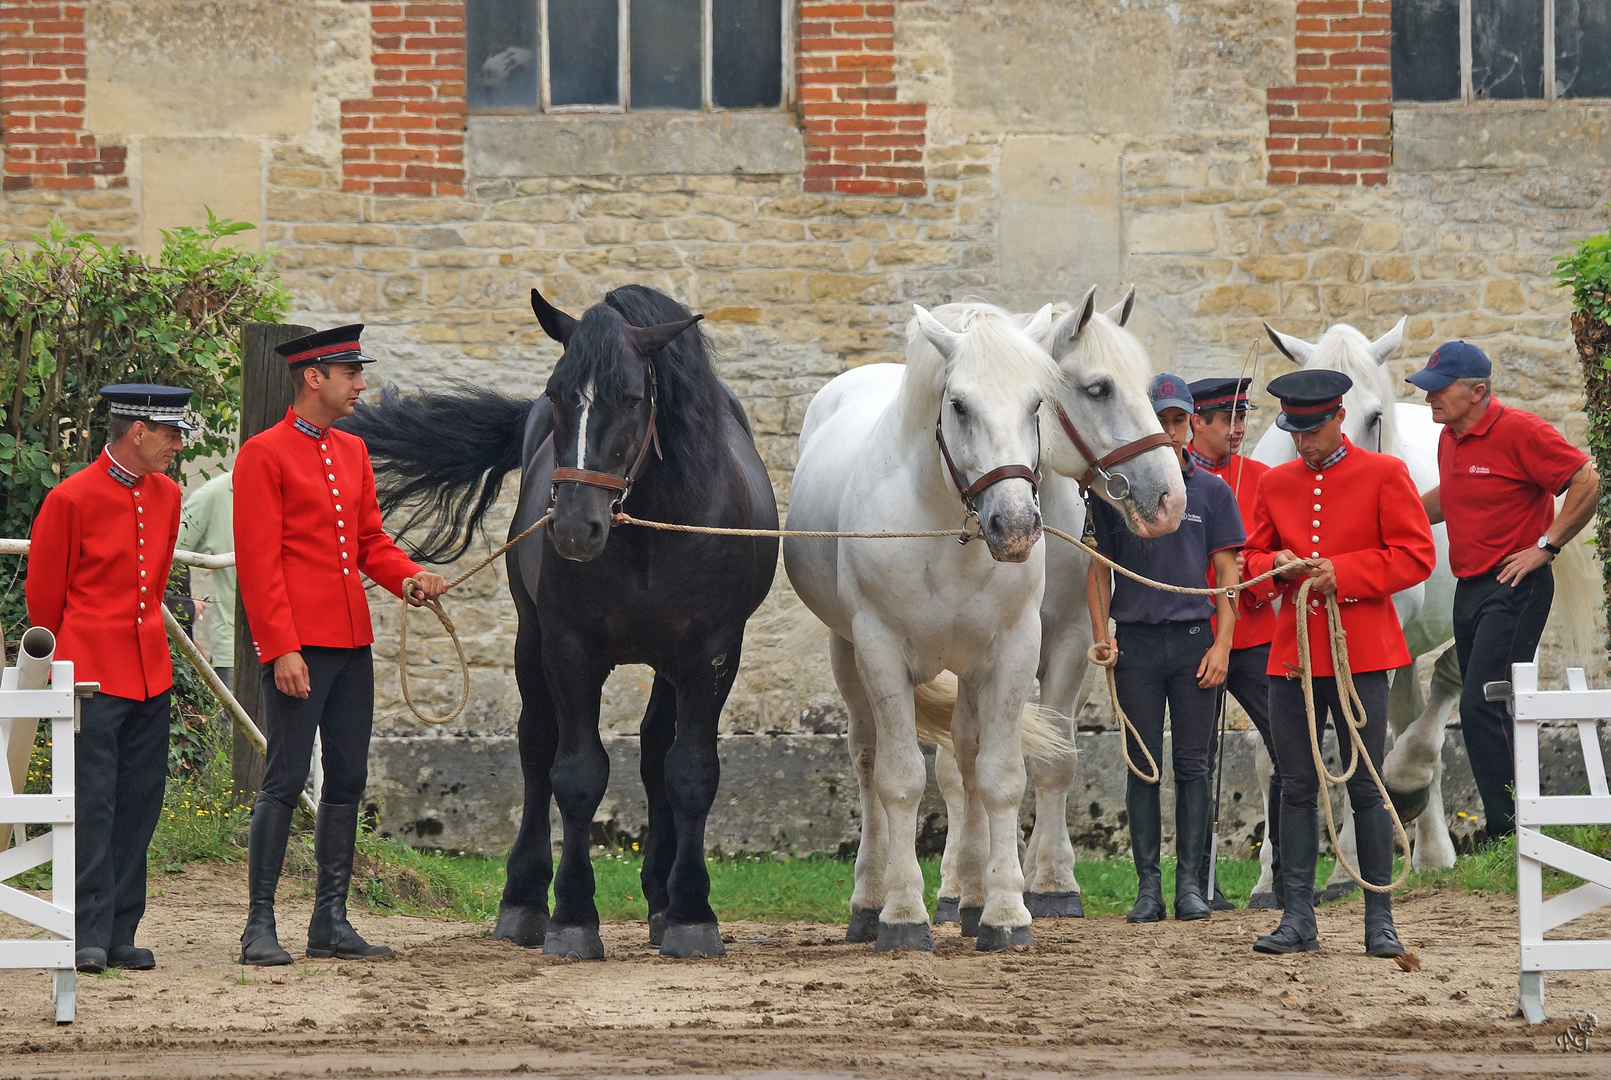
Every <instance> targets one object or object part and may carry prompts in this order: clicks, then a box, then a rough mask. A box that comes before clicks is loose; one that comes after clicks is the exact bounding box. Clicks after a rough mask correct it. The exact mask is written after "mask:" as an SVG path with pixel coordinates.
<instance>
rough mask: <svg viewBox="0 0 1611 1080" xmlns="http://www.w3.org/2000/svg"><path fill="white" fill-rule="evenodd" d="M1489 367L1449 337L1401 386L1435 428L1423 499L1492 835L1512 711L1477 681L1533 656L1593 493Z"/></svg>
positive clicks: (1503, 801)
mask: <svg viewBox="0 0 1611 1080" xmlns="http://www.w3.org/2000/svg"><path fill="white" fill-rule="evenodd" d="M1492 371H1493V366H1492V364H1490V363H1489V360H1488V357H1487V356H1486V355H1485V354H1484V353H1483V351H1482V350H1481V349H1479V348H1477V347H1476V346H1475V345H1468V344H1466V343H1465V342H1463V341H1451V342H1448V343H1447V344H1445V345H1443V346H1441V347H1439V348H1438V350H1437V351H1436V352H1434V353H1433V354H1432V356H1431V358H1430V359H1428V360H1427V362H1426V367H1424V368H1422V369H1421V370H1420V371H1417V372H1416V373H1415V374H1414V375H1411V376H1410V377H1409V379H1408V380H1407V381H1408V382H1409V383H1411V384H1412V385H1414V386H1416V387H1419V388H1420V389H1422V390H1425V391H1426V401H1427V404H1428V405H1430V406H1432V419H1434V420H1436V421H1437V422H1438V423H1440V424H1442V425H1443V434H1442V435H1441V436H1440V437H1439V439H1438V486H1437V487H1435V488H1433V489H1432V490H1431V491H1429V492H1427V493H1426V495H1425V496H1423V498H1422V501H1423V503H1424V504H1425V506H1426V512H1427V516H1428V517H1430V518H1431V519H1432V520H1433V521H1434V522H1437V521H1447V522H1448V523H1449V569H1450V570H1452V571H1453V572H1454V576H1455V578H1456V579H1457V580H1456V584H1455V590H1454V647H1455V651H1456V655H1457V656H1458V657H1459V658H1460V677H1461V681H1462V683H1463V686H1462V688H1461V693H1460V730H1461V732H1462V733H1463V735H1464V736H1465V740H1466V756H1467V757H1469V758H1470V759H1471V772H1472V774H1473V775H1474V776H1475V777H1476V780H1477V793H1478V794H1479V795H1481V796H1482V810H1483V816H1484V818H1485V819H1486V821H1485V826H1486V828H1487V832H1488V838H1489V839H1490V840H1493V839H1497V838H1499V837H1501V836H1507V835H1509V834H1510V833H1513V832H1515V831H1516V800H1515V796H1514V794H1513V790H1512V789H1513V788H1514V785H1515V783H1516V761H1515V748H1514V745H1513V743H1512V735H1513V733H1514V728H1513V726H1512V721H1511V718H1510V713H1509V711H1508V710H1506V708H1505V706H1504V705H1503V704H1502V703H1500V702H1495V701H1489V700H1488V699H1487V698H1486V697H1484V696H1483V692H1482V688H1483V684H1484V683H1489V682H1503V681H1508V680H1509V679H1510V667H1511V665H1512V664H1518V663H1521V664H1524V663H1527V662H1528V661H1530V660H1532V658H1533V654H1534V652H1535V651H1536V650H1537V649H1538V639H1539V638H1540V637H1542V636H1543V633H1544V623H1545V622H1546V621H1547V620H1548V619H1549V608H1550V602H1551V601H1552V600H1553V599H1554V597H1555V577H1554V574H1553V572H1552V571H1551V570H1550V563H1551V561H1553V560H1554V558H1555V556H1556V555H1558V554H1560V551H1561V548H1562V547H1564V546H1565V545H1566V544H1567V543H1569V542H1570V541H1571V540H1572V538H1573V537H1575V536H1576V535H1577V534H1578V532H1579V531H1581V530H1582V528H1583V526H1584V525H1587V524H1588V522H1589V519H1590V518H1591V517H1593V516H1594V501H1595V495H1596V493H1597V492H1598V491H1599V487H1600V477H1599V475H1598V474H1597V473H1596V472H1595V470H1594V466H1593V465H1591V464H1590V463H1589V458H1588V455H1587V454H1585V453H1584V452H1583V451H1581V450H1579V449H1578V448H1577V447H1575V446H1573V445H1572V444H1571V443H1569V442H1567V441H1566V439H1565V438H1563V437H1562V436H1561V433H1560V432H1558V431H1556V430H1555V428H1554V427H1552V426H1550V425H1549V424H1548V423H1546V422H1545V421H1544V420H1543V419H1541V418H1540V417H1537V416H1534V415H1533V414H1532V413H1530V412H1524V411H1522V410H1521V409H1517V408H1513V407H1510V406H1507V405H1502V404H1500V403H1499V402H1498V401H1496V400H1495V399H1494V396H1493V394H1492V392H1491V391H1490V390H1489V380H1490V378H1491V376H1492ZM1563 492H1564V493H1565V495H1566V503H1565V505H1564V506H1562V508H1561V516H1560V517H1556V516H1555V496H1556V495H1559V494H1561V493H1563Z"/></svg>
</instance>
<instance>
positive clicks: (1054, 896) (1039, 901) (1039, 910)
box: [1024, 892, 1085, 919]
mask: <svg viewBox="0 0 1611 1080" xmlns="http://www.w3.org/2000/svg"><path fill="white" fill-rule="evenodd" d="M1024 906H1025V907H1026V908H1028V909H1029V916H1030V918H1032V919H1083V918H1085V903H1084V902H1083V901H1082V900H1081V899H1080V894H1079V893H1077V892H1026V893H1025V894H1024Z"/></svg>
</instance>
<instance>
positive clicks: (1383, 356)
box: [1370, 315, 1410, 364]
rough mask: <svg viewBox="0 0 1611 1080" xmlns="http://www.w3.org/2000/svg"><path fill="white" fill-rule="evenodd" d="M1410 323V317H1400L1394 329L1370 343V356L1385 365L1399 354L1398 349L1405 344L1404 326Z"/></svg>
mask: <svg viewBox="0 0 1611 1080" xmlns="http://www.w3.org/2000/svg"><path fill="white" fill-rule="evenodd" d="M1409 321H1410V317H1409V316H1408V315H1401V316H1399V320H1398V322H1396V323H1394V324H1393V329H1391V330H1389V331H1388V332H1387V333H1385V334H1383V335H1382V336H1381V337H1379V338H1377V339H1376V340H1375V341H1373V342H1371V343H1370V354H1371V356H1372V357H1373V358H1375V360H1376V362H1377V363H1378V364H1385V363H1386V362H1387V358H1388V357H1389V356H1392V355H1393V354H1394V353H1396V352H1398V347H1399V346H1400V345H1402V344H1404V324H1405V323H1407V322H1409Z"/></svg>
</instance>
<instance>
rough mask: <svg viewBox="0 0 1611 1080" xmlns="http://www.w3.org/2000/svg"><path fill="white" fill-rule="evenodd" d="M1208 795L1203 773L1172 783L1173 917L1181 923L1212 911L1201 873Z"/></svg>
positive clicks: (1206, 779) (1205, 843)
mask: <svg viewBox="0 0 1611 1080" xmlns="http://www.w3.org/2000/svg"><path fill="white" fill-rule="evenodd" d="M1210 797H1211V796H1210V794H1209V790H1208V777H1206V776H1200V777H1198V778H1197V779H1196V780H1187V781H1186V782H1185V783H1181V782H1180V781H1178V780H1177V781H1176V782H1175V918H1177V919H1179V920H1180V921H1181V922H1192V921H1195V920H1197V919H1206V918H1208V917H1209V916H1210V915H1212V914H1213V909H1211V908H1210V907H1209V906H1208V901H1207V900H1206V899H1205V898H1204V897H1203V887H1204V885H1206V884H1207V880H1208V879H1207V878H1206V877H1204V876H1202V874H1203V859H1204V854H1205V849H1206V848H1207V847H1208V829H1209V820H1208V819H1209V814H1210V811H1211V807H1210V804H1209V799H1210Z"/></svg>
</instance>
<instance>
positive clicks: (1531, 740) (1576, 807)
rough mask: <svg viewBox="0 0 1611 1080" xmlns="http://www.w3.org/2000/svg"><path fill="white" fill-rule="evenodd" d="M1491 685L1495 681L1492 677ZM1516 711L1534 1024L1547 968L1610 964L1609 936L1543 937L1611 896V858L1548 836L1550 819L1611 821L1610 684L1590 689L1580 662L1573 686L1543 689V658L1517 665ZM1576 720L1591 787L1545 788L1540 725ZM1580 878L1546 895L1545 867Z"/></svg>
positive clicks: (1525, 1005)
mask: <svg viewBox="0 0 1611 1080" xmlns="http://www.w3.org/2000/svg"><path fill="white" fill-rule="evenodd" d="M1490 685H1493V684H1490ZM1511 693H1512V698H1511V700H1512V703H1513V704H1512V707H1513V709H1514V711H1515V717H1516V901H1517V903H1516V906H1517V910H1518V912H1519V918H1520V923H1521V987H1520V989H1521V1010H1522V1014H1523V1015H1524V1016H1525V1017H1526V1018H1527V1022H1528V1023H1529V1024H1538V1023H1542V1022H1543V1020H1544V972H1546V971H1591V970H1600V969H1611V940H1605V941H1545V940H1544V934H1545V933H1546V932H1547V931H1550V930H1553V929H1555V928H1556V927H1558V926H1560V925H1562V924H1563V923H1568V922H1571V921H1572V920H1573V919H1576V918H1578V917H1580V916H1583V915H1587V914H1588V913H1589V912H1591V911H1594V910H1595V909H1597V908H1600V907H1603V906H1604V905H1606V904H1611V861H1607V860H1605V859H1602V858H1600V857H1599V856H1596V855H1591V854H1590V853H1588V852H1587V851H1583V850H1581V849H1579V848H1575V847H1572V846H1571V845H1570V844H1564V843H1562V842H1561V841H1559V840H1555V839H1552V838H1550V837H1548V836H1545V835H1544V834H1543V832H1541V831H1540V830H1541V829H1542V828H1543V826H1545V825H1611V790H1608V789H1607V787H1606V778H1605V759H1604V757H1603V755H1602V754H1601V752H1600V737H1599V721H1600V719H1601V718H1603V717H1611V690H1590V689H1589V686H1588V681H1587V680H1586V679H1585V678H1584V677H1583V669H1582V668H1570V669H1568V671H1567V689H1565V690H1539V689H1538V665H1537V664H1516V665H1515V666H1514V667H1513V668H1512V669H1511ZM1545 720H1573V721H1576V722H1577V734H1578V741H1579V743H1580V744H1581V745H1582V749H1583V768H1584V771H1585V772H1586V773H1587V775H1588V780H1589V793H1588V794H1587V795H1541V794H1540V793H1539V778H1538V725H1539V723H1540V722H1542V721H1545ZM1545 866H1552V867H1554V868H1556V869H1557V870H1561V871H1563V872H1565V873H1568V874H1571V875H1573V876H1575V877H1580V878H1582V879H1583V880H1584V881H1585V882H1586V884H1584V885H1580V886H1578V887H1577V888H1575V889H1573V890H1572V891H1570V892H1567V893H1563V894H1561V895H1560V896H1557V897H1554V898H1552V899H1550V900H1545V899H1544V888H1543V877H1544V867H1545Z"/></svg>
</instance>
